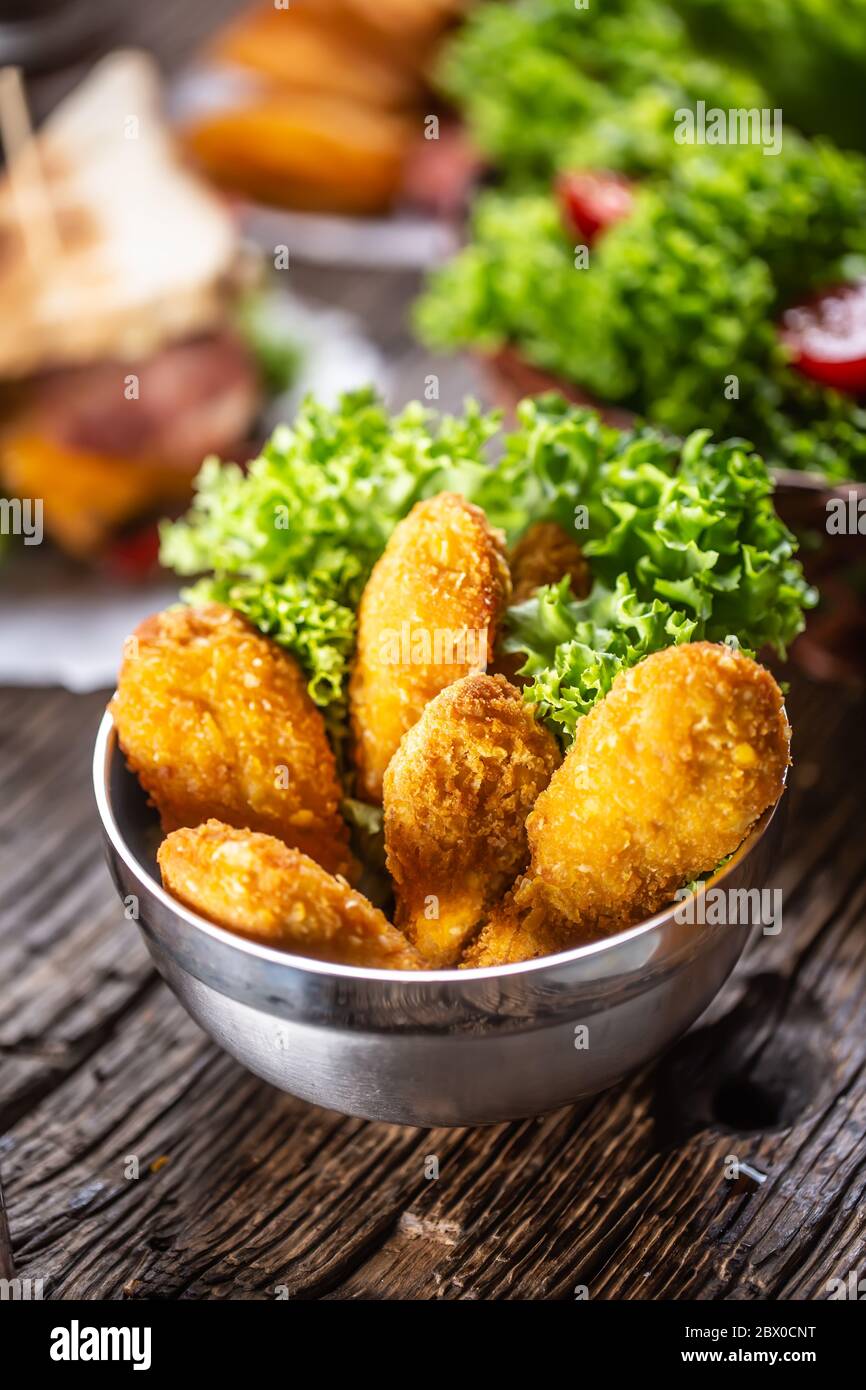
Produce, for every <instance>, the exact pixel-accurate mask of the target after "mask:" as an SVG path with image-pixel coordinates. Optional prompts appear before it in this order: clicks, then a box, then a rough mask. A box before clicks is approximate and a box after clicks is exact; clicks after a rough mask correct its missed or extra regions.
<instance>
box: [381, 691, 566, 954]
mask: <svg viewBox="0 0 866 1390" xmlns="http://www.w3.org/2000/svg"><path fill="white" fill-rule="evenodd" d="M559 762H560V754H559V749H558V748H557V745H556V742H555V740H554V739H553V738H552V737H551V735H550V734H549V733H548V732H547V730H546V729H545V728H544V727H543V726H542V725H541V724H539V723H538V722H537V721H536V719H535V716H534V714H533V712H532V708H531V706H529V705H527V704H526V703H525V702H524V700H523V698H522V697H521V695H520V692H519V691H517V690H515V688H514V686H512V685H509V684H508V682H507V681H506V680H505V678H504V677H503V676H486V675H476V676H464V678H463V679H462V680H459V681H456V682H455V683H454V684H453V685H449V686H448V687H447V689H445V690H443V691H441V692H440V693H439V694H438V695H437V696H436V697H435V699H433V700H431V701H430V703H429V704H428V705H427V707H426V709H425V710H424V712H423V714H422V715H421V718H420V719H419V720H418V722H417V723H416V724H415V725H414V726H413V728H411V729H410V730H409V732H408V733H407V734H406V735H405V737H404V738H403V741H402V742H401V744H400V747H399V748H398V749H397V752H396V753H395V754H394V757H393V758H392V759H391V762H390V764H389V765H388V770H387V772H386V773H385V784H384V797H385V849H386V852H387V863H388V869H389V870H390V873H391V876H392V878H393V880H394V888H395V893H396V897H397V913H396V918H395V920H396V923H397V925H398V927H401V928H402V929H403V930H404V931H405V932H406V934H407V936H408V937H409V939H410V940H411V941H413V942H414V943H415V945H416V946H417V948H418V950H419V951H420V953H421V955H422V956H423V957H424V959H425V960H427V961H428V962H429V963H430V965H432V966H434V967H436V968H439V967H444V966H449V965H454V964H455V963H456V962H457V961H458V960H459V958H460V952H461V950H462V948H463V945H464V943H465V942H466V940H467V938H468V937H469V936H470V935H471V933H472V932H473V931H474V930H475V928H476V927H477V926H478V924H479V922H480V921H481V918H482V914H483V913H484V911H485V910H486V909H487V908H489V907H490V906H491V904H492V903H494V902H496V901H497V899H498V898H500V897H501V896H502V894H503V892H504V891H505V889H506V888H507V887H508V886H509V884H511V883H513V881H514V878H515V875H516V874H517V873H519V872H520V870H521V869H522V868H524V866H525V864H526V861H527V859H528V857H529V850H528V847H527V842H526V829H525V823H526V817H527V815H528V814H529V812H530V810H531V809H532V806H533V803H534V802H535V799H536V797H537V796H538V793H539V792H540V791H541V790H542V789H543V788H544V787H546V786H547V784H548V782H549V781H550V778H551V776H552V774H553V772H554V769H555V768H556V767H557V766H558V765H559Z"/></svg>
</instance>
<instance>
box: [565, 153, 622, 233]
mask: <svg viewBox="0 0 866 1390" xmlns="http://www.w3.org/2000/svg"><path fill="white" fill-rule="evenodd" d="M556 196H557V198H558V199H559V205H560V207H561V208H562V210H563V212H564V213H565V216H566V218H567V219H568V224H569V227H570V228H571V229H572V231H574V232H576V234H577V235H578V236H580V237H583V238H584V240H585V241H586V242H587V243H592V242H593V241H594V240H595V238H596V237H597V236H598V235H599V233H600V232H606V231H607V229H608V227H612V226H613V225H614V223H616V222H622V221H623V220H624V218H626V217H629V216H630V214H631V210H632V207H633V206H634V194H633V192H632V185H631V183H630V182H629V180H628V179H626V178H623V176H622V175H621V174H610V173H606V172H604V171H593V170H580V169H578V170H575V171H573V172H572V173H569V174H560V176H559V178H558V179H557V181H556Z"/></svg>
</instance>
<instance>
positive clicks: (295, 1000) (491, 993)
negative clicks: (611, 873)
mask: <svg viewBox="0 0 866 1390" xmlns="http://www.w3.org/2000/svg"><path fill="white" fill-rule="evenodd" d="M93 778H94V786H95V790H96V801H97V805H98V808H99V815H100V818H101V821H102V829H103V834H104V838H105V846H106V852H107V856H108V863H109V867H110V869H111V873H112V877H113V879H114V882H115V884H116V886H117V890H118V892H119V893H120V895H121V897H122V898H123V899H124V900H126V902H127V910H128V912H129V915H130V916H131V917H132V916H135V917H137V921H138V925H139V926H140V928H141V930H142V932H143V934H144V939H145V941H146V943H147V947H148V950H149V951H150V954H151V956H152V957H153V959H154V962H155V963H156V966H157V969H158V970H159V971H160V973H161V974H162V976H163V977H164V979H165V980H166V981H167V983H168V984H169V985H170V987H171V988H172V990H173V991H174V993H175V994H176V995H177V997H178V998H179V999H180V1001H181V1003H182V1004H183V1005H184V1007H185V1008H186V1009H187V1011H188V1012H189V1013H190V1014H191V1015H192V1017H193V1018H194V1019H195V1020H196V1022H197V1023H198V1024H199V1025H200V1026H201V1027H202V1028H203V1029H204V1031H205V1032H206V1033H208V1034H209V1035H210V1037H212V1038H213V1039H214V1040H215V1041H216V1042H218V1043H219V1044H220V1046H221V1047H223V1048H225V1050H226V1051H227V1052H229V1053H231V1055H232V1056H233V1057H236V1058H237V1059H238V1061H240V1062H242V1063H243V1064H244V1066H245V1067H248V1068H249V1070H250V1071H252V1072H255V1073H256V1075H258V1076H262V1077H264V1078H265V1080H266V1081H270V1082H271V1083H272V1084H273V1085H274V1086H278V1087H279V1088H280V1089H281V1090H284V1091H289V1092H291V1094H292V1095H296V1096H301V1097H302V1098H303V1099H304V1100H308V1101H313V1102H314V1103H315V1104H316V1105H323V1106H326V1107H328V1108H329V1109H331V1110H339V1111H342V1112H344V1113H345V1114H349V1115H361V1116H364V1117H365V1118H367V1119H371V1120H386V1121H390V1122H392V1123H395V1124H410V1125H467V1124H491V1123H494V1122H497V1121H501V1120H511V1119H518V1118H521V1117H523V1116H526V1115H537V1114H541V1113H543V1112H544V1111H547V1110H552V1109H555V1108H556V1107H557V1106H561V1105H566V1104H568V1103H569V1102H571V1101H575V1100H577V1099H578V1098H579V1097H581V1096H587V1095H592V1094H594V1093H595V1092H598V1091H602V1090H604V1089H605V1088H606V1087H608V1086H611V1085H613V1083H614V1082H616V1081H619V1080H620V1079H621V1078H622V1077H623V1076H625V1075H627V1074H628V1073H629V1072H631V1071H633V1070H634V1069H635V1068H636V1067H639V1066H641V1065H643V1064H644V1063H645V1062H647V1061H649V1060H650V1058H652V1057H654V1056H655V1055H656V1054H657V1053H658V1052H660V1051H661V1050H662V1049H663V1048H665V1047H667V1046H668V1044H669V1043H671V1042H672V1041H673V1040H674V1039H675V1038H676V1037H678V1036H679V1034H681V1033H683V1032H684V1031H685V1030H686V1029H687V1028H688V1027H689V1025H690V1024H691V1023H693V1022H694V1020H695V1019H696V1018H697V1017H698V1015H699V1014H700V1013H701V1012H702V1011H703V1009H704V1008H705V1007H706V1006H707V1004H709V1002H710V1000H711V999H712V998H713V996H714V995H715V994H716V992H717V990H718V989H719V988H720V986H721V985H722V984H723V982H724V981H725V979H726V978H727V976H728V975H729V974H730V972H731V970H732V969H733V967H734V965H735V964H736V962H737V960H738V958H739V956H740V953H741V952H742V950H743V947H744V946H745V944H746V941H747V939H748V936H749V929H748V928H747V927H743V926H706V925H704V926H690V925H687V924H685V923H683V922H682V921H677V919H676V917H675V910H674V908H668V909H667V910H666V911H664V912H660V913H658V914H657V915H656V916H655V917H651V918H649V919H648V920H647V921H646V922H642V923H641V924H640V925H638V926H636V927H632V928H630V929H629V930H628V931H624V932H621V933H619V934H618V935H617V936H613V937H609V938H608V939H607V940H605V941H601V942H596V943H593V944H592V945H587V946H579V947H577V948H576V949H575V950H572V951H567V952H564V953H563V954H561V955H557V956H549V957H547V958H545V959H544V960H535V961H528V962H525V963H522V964H518V965H505V966H498V967H496V968H493V969H485V970H427V971H418V972H415V971H412V972H403V971H396V970H362V969H359V968H357V967H352V966H341V965H331V964H327V963H322V962H319V961H314V960H307V959H305V958H304V957H301V956H293V955H290V954H288V953H287V952H284V951H277V950H273V949H272V948H270V947H268V946H260V945H258V944H257V943H256V942H252V941H247V940H245V939H244V938H243V937H240V936H235V935H234V934H233V933H231V932H228V931H224V930H223V929H222V928H221V927H217V926H214V925H213V923H212V922H208V921H207V920H206V919H205V918H203V917H199V916H197V915H196V913H194V912H191V911H190V910H189V909H188V908H186V907H183V906H182V905H181V904H180V903H179V902H177V901H176V900H175V899H174V898H173V897H171V896H170V894H168V893H167V892H166V891H165V889H164V888H163V887H162V886H161V884H160V880H159V871H158V869H157V866H156V849H157V846H158V844H159V840H160V838H161V836H160V830H159V825H158V823H157V819H156V815H155V813H154V811H153V809H152V808H151V807H149V806H148V804H147V800H146V797H145V795H144V793H143V792H142V790H141V788H140V787H139V785H138V782H137V781H136V779H135V777H134V776H133V775H132V774H131V773H130V772H129V771H128V770H127V768H126V765H125V763H124V760H123V756H122V754H121V753H120V750H119V748H118V745H117V737H116V733H115V729H114V724H113V721H112V718H111V715H110V714H106V715H105V717H104V719H103V721H102V724H101V726H100V729H99V734H98V737H97V740H96V748H95V752H94V763H93ZM781 830H782V816H781V814H780V810H779V803H777V804H776V805H775V806H774V807H771V808H770V810H769V811H767V812H766V813H765V814H764V816H762V818H761V820H760V821H759V822H758V825H757V826H756V828H755V830H754V831H753V832H752V834H751V835H750V836H749V838H748V839H747V840H746V841H745V843H744V844H743V845H742V846H741V848H740V849H739V850H738V851H737V853H736V854H735V855H734V857H733V858H732V860H731V861H730V862H729V863H728V865H727V866H726V867H725V868H724V870H722V872H721V873H720V874H719V875H718V876H717V877H716V878H715V879H714V880H713V882H714V883H715V884H720V883H722V882H724V884H725V886H726V887H730V888H746V889H748V888H760V887H761V886H763V885H764V884H765V883H766V879H767V873H768V871H769V869H770V866H771V864H772V862H773V859H774V857H775V853H776V850H777V848H778V844H779V839H780V836H781ZM682 915H683V914H680V916H682ZM581 1025H585V1029H586V1031H585V1032H584V1031H583V1029H582V1028H581Z"/></svg>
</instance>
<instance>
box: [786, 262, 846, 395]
mask: <svg viewBox="0 0 866 1390" xmlns="http://www.w3.org/2000/svg"><path fill="white" fill-rule="evenodd" d="M782 340H783V342H784V343H785V344H786V345H787V347H788V349H789V351H790V352H791V353H792V356H793V365H794V366H795V367H796V368H797V370H798V371H799V372H802V374H803V376H807V377H809V378H810V380H812V381H819V382H820V383H821V384H822V385H823V386H835V388H836V390H837V391H850V392H853V393H855V394H856V393H859V392H861V391H866V280H854V281H852V282H851V283H850V284H847V285H834V286H833V288H832V289H828V290H822V291H821V293H820V294H817V295H815V296H814V297H813V298H812V299H810V300H807V301H806V303H805V304H798V305H796V306H795V307H794V308H792V309H788V310H787V311H786V313H785V314H784V315H783V317H782Z"/></svg>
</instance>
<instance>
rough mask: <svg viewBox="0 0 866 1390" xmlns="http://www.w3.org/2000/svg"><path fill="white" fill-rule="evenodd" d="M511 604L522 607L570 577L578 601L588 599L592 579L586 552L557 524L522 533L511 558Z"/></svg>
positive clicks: (538, 525) (536, 526)
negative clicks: (547, 586)
mask: <svg viewBox="0 0 866 1390" xmlns="http://www.w3.org/2000/svg"><path fill="white" fill-rule="evenodd" d="M508 564H509V568H510V570H511V584H512V589H513V592H512V595H511V602H512V603H523V602H524V600H525V599H528V598H532V595H533V594H534V593H536V592H537V590H538V589H540V588H542V587H543V586H544V585H545V584H557V583H558V582H559V580H560V579H564V578H565V576H566V575H568V577H569V579H570V580H571V591H572V593H573V594H574V596H575V598H586V596H587V594H588V593H589V591H590V589H591V588H592V575H591V573H590V569H589V565H588V564H587V562H586V560H585V559H584V556H583V551H582V550H581V548H580V546H579V545H578V544H577V542H576V541H574V540H572V538H571V536H569V535H568V534H567V533H566V532H565V531H564V530H563V529H562V527H561V526H559V525H558V524H557V523H556V522H555V521H536V522H535V524H534V525H533V526H530V527H529V529H528V530H527V531H525V532H524V533H523V535H522V536H521V537H520V540H519V541H518V542H517V544H516V545H515V546H514V548H513V550H512V551H511V554H510V555H509V557H508Z"/></svg>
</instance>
